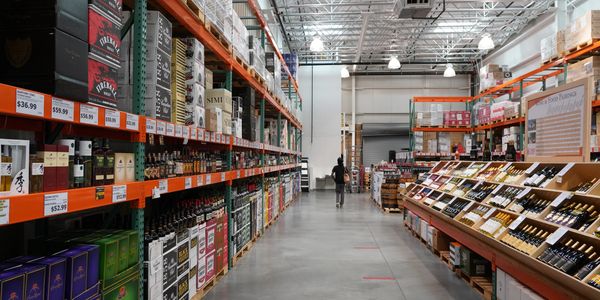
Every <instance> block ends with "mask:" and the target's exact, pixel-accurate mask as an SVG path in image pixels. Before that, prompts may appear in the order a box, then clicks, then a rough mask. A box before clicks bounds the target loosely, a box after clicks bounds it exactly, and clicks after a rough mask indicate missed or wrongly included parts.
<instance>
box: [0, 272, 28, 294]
mask: <svg viewBox="0 0 600 300" xmlns="http://www.w3.org/2000/svg"><path fill="white" fill-rule="evenodd" d="M0 293H1V294H0V296H1V297H2V299H7V300H8V299H25V274H23V270H21V269H9V270H4V271H0Z"/></svg>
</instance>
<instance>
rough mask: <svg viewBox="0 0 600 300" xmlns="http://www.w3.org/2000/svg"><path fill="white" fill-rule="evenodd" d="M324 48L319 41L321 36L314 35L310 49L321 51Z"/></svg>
mask: <svg viewBox="0 0 600 300" xmlns="http://www.w3.org/2000/svg"><path fill="white" fill-rule="evenodd" d="M324 49H325V47H324V46H323V41H321V38H319V37H318V36H316V35H315V37H314V38H313V40H312V42H311V43H310V51H313V52H321V51H323V50H324Z"/></svg>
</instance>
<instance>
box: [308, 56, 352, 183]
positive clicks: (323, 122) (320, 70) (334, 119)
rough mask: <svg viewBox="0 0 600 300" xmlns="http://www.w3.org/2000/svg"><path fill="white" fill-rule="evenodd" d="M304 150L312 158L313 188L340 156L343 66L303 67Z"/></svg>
mask: <svg viewBox="0 0 600 300" xmlns="http://www.w3.org/2000/svg"><path fill="white" fill-rule="evenodd" d="M298 77H299V80H298V82H299V83H298V84H299V85H300V94H301V95H302V100H303V103H302V126H303V130H302V152H303V156H306V157H308V164H309V167H310V173H311V175H310V176H311V182H310V187H311V189H312V188H314V187H315V178H316V177H323V176H325V175H329V174H331V169H332V168H333V166H334V165H335V163H336V159H337V158H338V157H339V156H340V154H341V153H340V143H341V130H342V129H341V125H340V124H341V111H342V101H341V100H342V87H341V83H342V79H341V77H340V66H314V67H310V66H302V67H300V68H299V70H298Z"/></svg>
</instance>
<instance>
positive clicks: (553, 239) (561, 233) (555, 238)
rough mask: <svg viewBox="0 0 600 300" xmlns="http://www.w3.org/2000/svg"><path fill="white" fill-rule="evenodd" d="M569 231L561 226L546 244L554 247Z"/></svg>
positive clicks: (549, 237)
mask: <svg viewBox="0 0 600 300" xmlns="http://www.w3.org/2000/svg"><path fill="white" fill-rule="evenodd" d="M568 231H569V230H568V229H567V228H566V227H564V226H561V227H560V228H558V229H556V231H555V232H553V233H552V234H551V235H550V236H548V238H547V239H546V242H547V243H548V244H550V245H554V244H556V242H558V240H560V239H561V238H562V237H563V236H564V235H565V233H567V232H568Z"/></svg>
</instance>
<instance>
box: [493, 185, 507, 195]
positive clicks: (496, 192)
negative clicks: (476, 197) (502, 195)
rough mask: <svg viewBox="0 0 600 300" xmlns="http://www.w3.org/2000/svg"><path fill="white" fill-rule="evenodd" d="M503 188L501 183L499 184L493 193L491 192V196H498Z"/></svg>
mask: <svg viewBox="0 0 600 300" xmlns="http://www.w3.org/2000/svg"><path fill="white" fill-rule="evenodd" d="M503 186H504V184H503V183H501V184H499V185H498V186H497V187H496V188H495V189H494V190H493V191H492V195H496V194H498V192H499V191H500V189H501V188H502V187H503Z"/></svg>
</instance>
